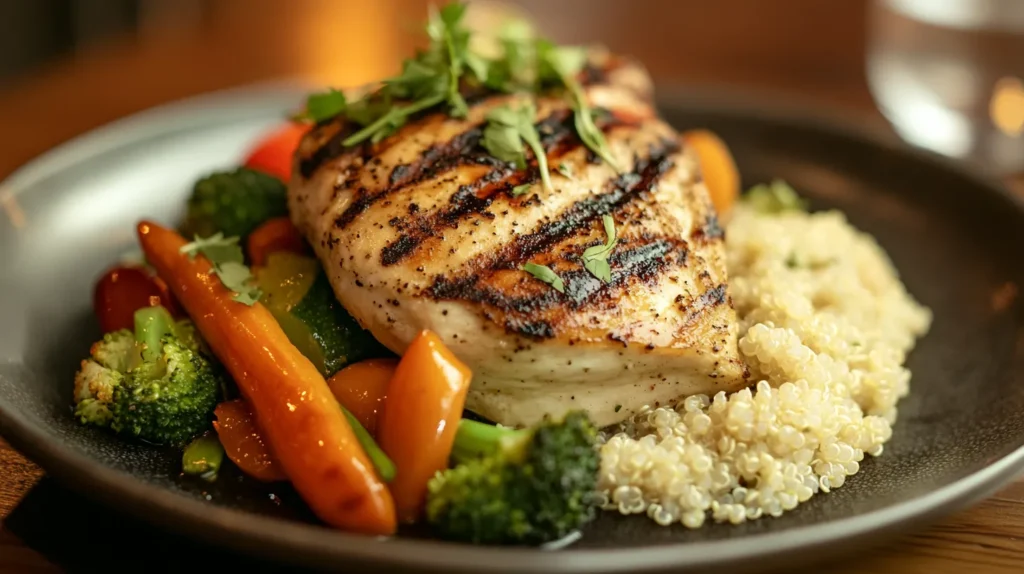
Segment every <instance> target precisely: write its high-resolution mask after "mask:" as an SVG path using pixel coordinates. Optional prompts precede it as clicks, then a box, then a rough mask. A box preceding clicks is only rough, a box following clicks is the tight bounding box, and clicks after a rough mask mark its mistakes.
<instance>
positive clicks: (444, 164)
mask: <svg viewBox="0 0 1024 574" xmlns="http://www.w3.org/2000/svg"><path fill="white" fill-rule="evenodd" d="M482 136H483V129H482V128H481V127H480V126H473V127H471V128H469V129H468V130H466V131H464V132H462V133H460V134H458V135H456V136H454V137H452V139H450V140H448V141H447V142H445V143H444V144H440V145H432V146H430V147H428V148H426V149H425V150H423V152H422V153H421V154H420V156H419V158H417V159H416V161H414V162H411V163H408V164H401V165H398V166H396V167H395V168H394V169H392V170H391V174H390V175H389V176H388V185H387V186H385V187H384V188H383V189H380V190H378V191H375V192H372V193H368V192H364V193H360V194H359V197H358V198H356V199H355V200H354V201H353V202H352V203H351V204H349V206H348V207H347V208H345V211H343V212H342V213H341V215H339V216H338V218H337V219H335V220H334V226H335V227H337V228H339V229H344V228H345V227H347V226H348V225H349V224H350V223H352V222H353V221H354V220H355V218H356V217H358V216H359V215H360V214H361V213H363V212H364V211H366V210H367V209H368V208H369V207H370V206H372V205H373V204H374V203H376V202H377V201H380V200H381V199H384V198H385V197H387V196H388V195H390V194H392V193H394V192H396V191H398V190H399V189H401V188H403V187H405V186H407V185H412V184H414V183H417V182H419V181H423V180H425V179H429V178H431V177H434V176H436V175H437V174H439V173H443V172H444V171H447V170H448V169H450V168H452V167H454V166H456V165H458V164H459V163H462V162H466V161H470V160H471V159H473V158H471V157H469V156H470V153H471V152H472V151H473V150H474V149H476V148H477V147H478V145H479V142H480V138H481V137H482Z"/></svg>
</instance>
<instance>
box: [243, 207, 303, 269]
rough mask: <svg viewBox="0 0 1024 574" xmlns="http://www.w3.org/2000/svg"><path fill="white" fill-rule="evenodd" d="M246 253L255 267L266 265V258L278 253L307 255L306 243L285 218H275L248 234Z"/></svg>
mask: <svg viewBox="0 0 1024 574" xmlns="http://www.w3.org/2000/svg"><path fill="white" fill-rule="evenodd" d="M246 251H248V253H249V259H250V260H251V261H252V264H253V265H255V266H257V267H262V266H264V265H266V264H267V257H268V256H270V254H271V253H276V252H278V251H289V252H291V253H297V254H299V255H304V254H306V253H307V249H306V241H305V240H304V239H303V238H302V234H301V233H299V230H298V229H296V228H295V226H294V225H292V222H291V220H290V219H288V218H287V217H275V218H274V219H270V220H267V221H266V222H264V223H263V224H261V225H260V226H259V227H257V228H256V230H255V231H253V232H252V233H250V234H249V239H248V241H247V243H246Z"/></svg>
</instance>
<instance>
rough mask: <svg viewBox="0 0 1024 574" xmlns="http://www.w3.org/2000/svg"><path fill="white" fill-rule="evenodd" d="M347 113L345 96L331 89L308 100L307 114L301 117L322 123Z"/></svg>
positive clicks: (310, 96) (311, 95)
mask: <svg viewBox="0 0 1024 574" xmlns="http://www.w3.org/2000/svg"><path fill="white" fill-rule="evenodd" d="M344 111H345V94H343V93H341V92H339V91H338V90H335V89H334V88H330V89H329V90H327V91H326V92H319V93H316V94H310V95H309V97H308V98H306V113H305V114H303V115H302V116H301V117H303V118H305V119H309V120H312V121H313V122H315V123H320V122H322V121H324V120H329V119H331V118H333V117H335V116H337V115H338V114H340V113H342V112H344Z"/></svg>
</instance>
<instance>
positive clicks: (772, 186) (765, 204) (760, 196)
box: [743, 179, 807, 213]
mask: <svg viewBox="0 0 1024 574" xmlns="http://www.w3.org/2000/svg"><path fill="white" fill-rule="evenodd" d="M743 201H744V203H746V204H747V205H749V206H750V207H752V208H754V209H755V210H757V211H759V212H761V213H782V212H783V211H805V210H806V209H807V202H806V201H805V200H804V199H802V198H801V197H800V196H799V195H798V194H797V192H796V190H794V189H793V188H792V187H790V185H789V184H788V183H786V182H784V181H782V180H779V179H776V180H774V181H772V182H771V183H769V184H764V183H761V184H758V185H755V186H754V187H752V188H750V190H749V191H748V192H747V193H746V194H745V195H744V196H743Z"/></svg>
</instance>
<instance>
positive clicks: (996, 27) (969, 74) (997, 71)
mask: <svg viewBox="0 0 1024 574" xmlns="http://www.w3.org/2000/svg"><path fill="white" fill-rule="evenodd" d="M868 17H869V21H868V53H867V78H868V84H869V86H870V89H871V92H872V94H873V96H874V98H875V100H876V102H877V104H878V106H879V108H880V109H881V111H882V113H883V114H884V115H885V116H886V117H887V118H888V120H889V121H890V122H891V123H892V125H893V127H894V128H895V130H896V131H897V132H898V133H899V135H900V136H901V137H902V138H903V139H904V140H906V141H908V142H910V143H911V144H914V145H917V146H921V147H924V148H928V149H931V150H934V151H936V152H939V153H942V154H945V155H948V156H951V157H955V158H959V159H962V160H964V161H967V162H969V163H972V164H975V165H976V167H979V168H981V169H983V170H986V171H988V172H990V173H992V174H994V175H1007V174H1011V173H1014V172H1021V171H1024V0H873V2H872V4H871V7H870V11H869V15H868Z"/></svg>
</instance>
